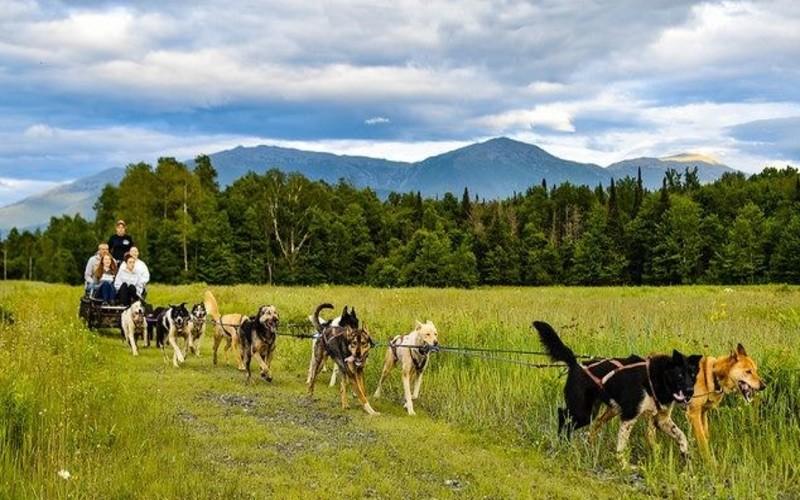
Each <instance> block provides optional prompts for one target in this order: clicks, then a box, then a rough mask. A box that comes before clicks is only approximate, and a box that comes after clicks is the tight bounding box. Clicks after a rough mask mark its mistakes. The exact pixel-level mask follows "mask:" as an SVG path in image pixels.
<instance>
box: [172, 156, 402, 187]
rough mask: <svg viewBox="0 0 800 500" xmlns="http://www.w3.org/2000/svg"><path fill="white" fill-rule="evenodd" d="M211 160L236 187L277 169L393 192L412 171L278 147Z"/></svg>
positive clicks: (386, 162) (372, 160)
mask: <svg viewBox="0 0 800 500" xmlns="http://www.w3.org/2000/svg"><path fill="white" fill-rule="evenodd" d="M209 156H210V157H211V163H212V164H213V165H214V168H216V169H217V172H218V174H219V182H220V184H222V185H223V186H227V185H228V184H231V183H233V181H235V180H236V179H238V178H239V177H242V176H243V175H244V174H246V173H247V172H249V171H253V172H264V171H266V170H269V169H271V168H277V169H279V170H284V171H287V172H300V173H301V174H303V175H305V176H306V177H308V178H309V179H321V180H324V181H326V182H328V183H335V182H338V181H339V179H347V180H348V181H350V182H352V183H353V184H355V185H356V186H362V187H364V186H370V187H372V188H374V189H376V190H390V189H393V188H394V187H396V186H397V185H398V184H399V183H401V182H402V180H403V179H404V178H405V177H406V176H407V175H408V171H409V169H410V168H411V164H410V163H404V162H397V161H389V160H383V159H378V158H368V157H366V156H347V155H335V154H332V153H318V152H314V151H301V150H299V149H290V148H281V147H277V146H255V147H250V148H246V147H243V146H238V147H236V148H233V149H229V150H226V151H220V152H218V153H213V154H211V155H209ZM188 163H189V164H191V163H192V162H191V161H190V162H188Z"/></svg>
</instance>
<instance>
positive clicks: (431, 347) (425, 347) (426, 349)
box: [419, 344, 439, 356]
mask: <svg viewBox="0 0 800 500" xmlns="http://www.w3.org/2000/svg"><path fill="white" fill-rule="evenodd" d="M431 352H439V344H422V347H420V348H419V353H420V354H422V355H423V356H425V355H427V354H428V353H431Z"/></svg>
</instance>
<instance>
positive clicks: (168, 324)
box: [156, 302, 192, 368]
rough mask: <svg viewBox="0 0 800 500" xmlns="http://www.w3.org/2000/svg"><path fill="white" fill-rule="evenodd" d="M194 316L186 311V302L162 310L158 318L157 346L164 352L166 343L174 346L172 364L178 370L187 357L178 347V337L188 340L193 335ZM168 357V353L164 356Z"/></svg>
mask: <svg viewBox="0 0 800 500" xmlns="http://www.w3.org/2000/svg"><path fill="white" fill-rule="evenodd" d="M191 329H192V316H191V314H190V313H189V310H188V309H186V302H182V303H180V304H178V305H170V306H169V307H168V308H167V309H162V310H161V312H160V313H159V314H158V316H157V317H156V335H157V337H156V339H157V345H159V346H161V351H162V352H164V347H165V341H166V342H169V344H170V345H171V346H172V364H173V365H174V366H175V368H178V367H179V366H180V364H181V363H183V362H184V361H185V359H186V358H185V356H184V354H183V352H182V351H181V348H180V347H178V337H183V338H184V339H186V338H188V336H189V335H191V333H190V332H191ZM164 355H165V356H166V353H165V354H164Z"/></svg>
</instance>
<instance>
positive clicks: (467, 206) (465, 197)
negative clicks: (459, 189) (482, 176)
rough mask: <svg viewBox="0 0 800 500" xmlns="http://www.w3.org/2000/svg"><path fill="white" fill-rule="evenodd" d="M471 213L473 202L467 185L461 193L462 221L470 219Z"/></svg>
mask: <svg viewBox="0 0 800 500" xmlns="http://www.w3.org/2000/svg"><path fill="white" fill-rule="evenodd" d="M470 214H472V203H471V202H470V200H469V189H467V188H466V187H465V188H464V194H462V195H461V207H460V217H461V222H466V221H468V220H469V217H470Z"/></svg>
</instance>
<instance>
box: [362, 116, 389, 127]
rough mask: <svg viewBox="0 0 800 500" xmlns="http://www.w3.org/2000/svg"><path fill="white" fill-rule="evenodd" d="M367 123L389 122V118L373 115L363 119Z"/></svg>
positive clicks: (380, 123)
mask: <svg viewBox="0 0 800 500" xmlns="http://www.w3.org/2000/svg"><path fill="white" fill-rule="evenodd" d="M364 123H365V124H367V125H382V124H384V123H391V120H390V119H388V118H386V117H383V116H373V117H372V118H367V119H366V120H364Z"/></svg>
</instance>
